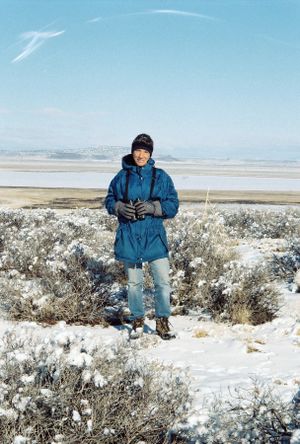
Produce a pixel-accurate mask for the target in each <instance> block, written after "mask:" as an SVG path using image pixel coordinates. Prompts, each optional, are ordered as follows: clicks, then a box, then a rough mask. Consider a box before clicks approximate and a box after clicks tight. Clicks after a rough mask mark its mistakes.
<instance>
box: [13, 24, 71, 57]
mask: <svg viewBox="0 0 300 444" xmlns="http://www.w3.org/2000/svg"><path fill="white" fill-rule="evenodd" d="M64 32H65V31H44V32H41V31H29V32H25V33H23V34H21V40H22V41H23V42H28V43H27V44H26V46H25V48H24V49H23V51H22V52H21V54H19V55H18V56H17V57H15V58H14V59H13V60H12V63H16V62H20V61H21V60H24V59H26V58H27V57H28V56H30V54H32V53H33V52H34V51H36V50H37V49H38V48H39V47H40V46H42V45H43V44H44V43H45V42H46V41H47V40H49V39H51V38H53V37H58V36H59V35H62V34H63V33H64Z"/></svg>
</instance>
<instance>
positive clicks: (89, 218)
mask: <svg viewBox="0 0 300 444" xmlns="http://www.w3.org/2000/svg"><path fill="white" fill-rule="evenodd" d="M98 213H100V214H98ZM108 221H109V218H108V217H105V215H104V214H103V212H100V211H99V212H95V211H89V210H80V211H77V212H73V213H69V214H67V215H62V216H61V215H59V214H58V213H57V212H54V211H52V210H35V211H26V212H25V211H22V210H19V211H16V212H13V211H8V212H7V211H4V210H3V211H1V212H0V230H1V232H2V239H4V240H3V248H2V251H1V253H0V254H1V255H0V265H1V272H0V281H1V286H0V295H1V300H2V305H4V307H5V308H6V309H7V310H8V311H9V314H10V317H11V318H12V319H17V320H21V319H22V320H36V321H40V322H49V323H51V322H52V323H53V322H56V321H58V320H65V321H67V322H69V323H99V322H102V321H103V319H104V318H105V314H104V309H105V308H106V307H107V305H109V303H110V300H111V298H112V296H113V294H114V293H118V291H119V290H120V287H121V282H122V279H123V270H122V268H121V266H120V264H119V263H117V262H116V261H115V260H114V259H113V252H112V249H111V246H110V242H111V240H112V237H113V234H112V233H111V232H110V231H108V230H107V229H106V228H107V225H108ZM118 281H119V283H118Z"/></svg>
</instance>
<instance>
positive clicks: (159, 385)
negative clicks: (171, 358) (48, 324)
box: [0, 335, 189, 444]
mask: <svg viewBox="0 0 300 444" xmlns="http://www.w3.org/2000/svg"><path fill="white" fill-rule="evenodd" d="M78 345H79V348H78ZM85 345H86V344H85ZM85 345H84V344H82V345H81V347H80V344H73V343H72V340H70V338H68V337H65V340H64V341H63V340H62V338H58V342H57V343H55V340H54V339H52V341H51V342H49V341H48V342H43V341H40V344H38V343H35V342H34V341H32V339H31V340H30V341H27V342H26V340H23V341H21V340H20V339H19V340H18V341H17V340H16V339H15V338H14V337H13V336H12V335H8V336H7V337H6V343H5V345H4V349H3V351H2V355H1V356H0V358H1V371H0V398H1V409H0V413H1V414H0V442H3V443H12V442H13V441H14V439H15V438H16V437H18V436H20V437H23V438H24V439H27V441H24V442H26V443H28V444H46V443H47V444H48V443H49V444H50V443H61V444H63V443H66V444H72V443H74V444H75V443H76V444H79V443H82V444H84V443H86V444H93V443H94V444H99V443H101V444H116V443H122V444H129V443H130V444H137V443H141V442H146V443H147V444H164V443H170V442H171V441H170V439H169V437H170V434H169V430H171V428H172V426H173V425H174V423H175V422H177V421H180V420H183V419H184V418H185V415H186V410H187V407H188V405H189V394H188V389H187V385H186V383H185V376H186V375H184V374H183V373H179V370H178V371H177V370H175V369H173V368H171V367H165V366H163V365H162V364H158V363H154V362H152V363H149V362H147V361H144V360H141V358H138V357H137V356H136V355H135V354H134V352H132V350H131V349H129V348H128V347H126V345H125V344H121V345H119V346H115V347H113V348H109V349H107V347H106V348H105V347H104V346H103V347H98V348H96V347H95V346H93V348H92V349H91V350H88V349H87V348H88V347H85ZM172 442H176V439H175V440H174V441H172Z"/></svg>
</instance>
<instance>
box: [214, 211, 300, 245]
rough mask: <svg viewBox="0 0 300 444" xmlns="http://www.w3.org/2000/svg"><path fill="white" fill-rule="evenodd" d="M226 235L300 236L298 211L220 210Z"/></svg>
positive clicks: (240, 236) (249, 236) (254, 236)
mask: <svg viewBox="0 0 300 444" xmlns="http://www.w3.org/2000/svg"><path fill="white" fill-rule="evenodd" d="M220 213H221V214H222V216H223V218H224V224H225V227H226V230H227V232H228V234H229V235H230V236H231V237H234V238H254V239H262V238H272V239H279V238H287V237H299V236H300V211H299V210H294V209H283V210H277V211H274V210H271V209H266V210H256V209H253V208H246V209H244V208H243V209H240V210H221V211H220Z"/></svg>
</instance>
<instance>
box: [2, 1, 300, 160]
mask: <svg viewBox="0 0 300 444" xmlns="http://www.w3.org/2000/svg"><path fill="white" fill-rule="evenodd" d="M299 19H300V1H298V0H174V1H168V0H161V1H145V0H122V1H117V0H116V1H115V0H109V1H102V0H36V1H33V0H1V1H0V36H1V40H0V57H1V85H0V149H10V148H12V149H38V148H42V149H57V148H72V147H74V148H85V147H89V146H95V145H100V144H104V145H128V146H129V145H130V143H131V141H132V139H133V138H134V137H135V136H136V135H137V134H138V133H140V132H147V133H149V134H150V135H151V136H152V137H153V139H154V142H155V149H157V151H158V152H159V153H162V152H165V153H170V154H175V155H178V153H185V154H188V155H195V156H202V157H210V156H212V157H214V156H215V157H237V158H240V157H243V156H245V157H248V158H250V157H253V158H256V157H263V158H276V156H280V157H281V158H282V156H283V152H284V150H286V151H285V153H286V154H284V156H285V157H287V158H288V159H291V160H293V159H296V158H298V159H300V125H299V116H300V26H299V23H300V20H299Z"/></svg>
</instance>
